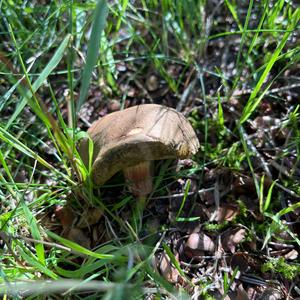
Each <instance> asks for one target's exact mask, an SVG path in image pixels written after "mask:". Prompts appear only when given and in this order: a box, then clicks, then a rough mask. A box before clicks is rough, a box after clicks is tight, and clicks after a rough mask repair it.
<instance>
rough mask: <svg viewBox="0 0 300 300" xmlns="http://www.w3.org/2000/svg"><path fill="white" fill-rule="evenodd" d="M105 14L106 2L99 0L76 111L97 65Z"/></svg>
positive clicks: (86, 91)
mask: <svg viewBox="0 0 300 300" xmlns="http://www.w3.org/2000/svg"><path fill="white" fill-rule="evenodd" d="M107 14H108V7H107V3H106V1H105V0H99V1H98V3H97V6H96V9H95V13H94V21H93V25H92V32H91V37H90V39H89V42H88V50H87V57H86V64H85V66H84V69H83V74H82V81H81V88H80V96H79V100H78V105H77V111H79V109H80V107H81V106H82V104H83V103H84V101H85V99H86V97H87V94H88V88H89V85H90V80H91V77H92V72H93V68H94V66H95V65H96V63H97V59H98V55H99V49H100V41H101V36H102V32H103V30H104V26H105V23H106V17H107Z"/></svg>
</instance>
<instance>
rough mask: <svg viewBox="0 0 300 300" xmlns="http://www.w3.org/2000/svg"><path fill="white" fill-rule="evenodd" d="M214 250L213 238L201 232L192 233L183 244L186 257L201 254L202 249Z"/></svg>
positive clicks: (211, 251)
mask: <svg viewBox="0 0 300 300" xmlns="http://www.w3.org/2000/svg"><path fill="white" fill-rule="evenodd" d="M214 250H215V244H214V242H213V240H212V239H211V238H210V237H209V236H208V235H206V234H204V233H203V232H199V233H192V234H191V235H190V236H189V238H188V239H187V242H186V244H185V254H186V255H187V256H188V257H193V256H199V255H202V254H203V251H207V252H210V253H213V252H214Z"/></svg>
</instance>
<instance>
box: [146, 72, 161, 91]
mask: <svg viewBox="0 0 300 300" xmlns="http://www.w3.org/2000/svg"><path fill="white" fill-rule="evenodd" d="M158 85H159V83H158V78H157V77H156V76H155V75H150V76H149V77H148V78H147V80H146V86H147V90H148V91H149V92H153V91H156V90H157V89H158Z"/></svg>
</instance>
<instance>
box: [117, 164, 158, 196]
mask: <svg viewBox="0 0 300 300" xmlns="http://www.w3.org/2000/svg"><path fill="white" fill-rule="evenodd" d="M151 169H152V165H151V161H144V162H141V163H139V164H137V165H134V166H132V167H128V168H126V169H124V170H123V173H124V177H125V179H126V181H127V182H128V185H129V189H130V191H131V192H132V193H133V194H134V195H135V196H137V197H138V198H139V199H144V198H145V197H146V196H147V195H148V194H150V193H151V191H152V186H153V185H152V174H151V173H152V172H151Z"/></svg>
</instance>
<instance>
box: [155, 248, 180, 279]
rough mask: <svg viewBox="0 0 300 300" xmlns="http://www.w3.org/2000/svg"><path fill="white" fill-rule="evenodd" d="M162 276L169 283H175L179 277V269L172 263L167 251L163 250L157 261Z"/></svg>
mask: <svg viewBox="0 0 300 300" xmlns="http://www.w3.org/2000/svg"><path fill="white" fill-rule="evenodd" d="M159 270H160V272H161V274H162V276H163V277H164V278H165V279H166V280H167V281H168V282H170V283H177V282H178V281H179V278H180V277H181V276H180V274H179V271H178V270H177V269H176V268H175V267H174V266H173V265H172V263H171V260H170V258H169V256H168V255H167V253H165V252H163V253H162V255H161V258H160V262H159Z"/></svg>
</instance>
